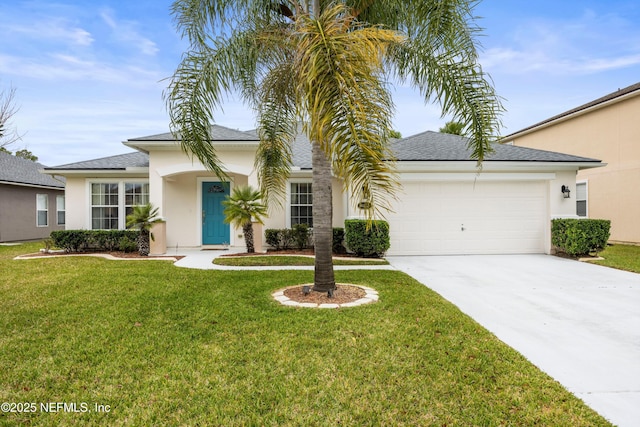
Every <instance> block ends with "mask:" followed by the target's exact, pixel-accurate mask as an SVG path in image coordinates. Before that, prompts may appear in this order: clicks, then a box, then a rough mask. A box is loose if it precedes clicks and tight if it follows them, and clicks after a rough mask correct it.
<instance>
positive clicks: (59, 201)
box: [56, 196, 65, 225]
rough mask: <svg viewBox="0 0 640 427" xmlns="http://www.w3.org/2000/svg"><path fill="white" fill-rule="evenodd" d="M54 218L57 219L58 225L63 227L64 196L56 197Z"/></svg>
mask: <svg viewBox="0 0 640 427" xmlns="http://www.w3.org/2000/svg"><path fill="white" fill-rule="evenodd" d="M56 216H57V217H58V225H64V222H65V209H64V196H56Z"/></svg>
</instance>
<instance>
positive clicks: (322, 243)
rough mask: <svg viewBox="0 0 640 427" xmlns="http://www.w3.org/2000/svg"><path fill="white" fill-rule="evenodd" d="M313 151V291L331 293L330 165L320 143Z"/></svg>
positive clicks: (332, 282) (314, 143) (331, 205)
mask: <svg viewBox="0 0 640 427" xmlns="http://www.w3.org/2000/svg"><path fill="white" fill-rule="evenodd" d="M312 150H313V151H312V166H313V175H312V176H313V184H312V191H313V238H314V242H315V243H314V246H315V255H316V261H315V275H314V279H313V290H314V291H318V292H328V291H330V290H334V289H335V288H336V281H335V277H334V274H333V258H332V257H331V243H332V239H333V228H332V219H333V200H332V193H331V163H330V162H329V160H328V159H327V156H326V155H325V153H324V151H322V148H320V145H319V144H318V143H316V142H313V143H312Z"/></svg>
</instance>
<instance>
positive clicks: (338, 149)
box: [296, 5, 402, 217]
mask: <svg viewBox="0 0 640 427" xmlns="http://www.w3.org/2000/svg"><path fill="white" fill-rule="evenodd" d="M297 31H298V33H300V34H301V36H300V42H299V49H298V52H299V56H298V57H297V61H298V63H297V64H296V70H298V72H299V73H300V76H299V77H298V82H299V88H298V92H299V94H301V97H303V103H304V105H305V110H306V111H308V112H309V117H310V123H309V125H308V127H307V133H308V135H309V138H310V139H311V140H312V141H316V142H318V143H319V144H320V146H321V147H322V149H323V151H325V153H326V154H327V156H328V158H330V159H331V160H332V166H333V171H334V173H335V174H336V175H337V176H339V177H341V178H343V181H344V183H345V186H346V187H347V189H348V190H349V191H350V192H351V194H352V195H353V196H355V197H356V199H367V200H368V201H369V202H370V203H371V209H368V210H367V211H366V213H367V214H368V215H370V216H372V217H373V216H382V215H383V211H384V210H385V209H388V208H389V204H388V202H387V201H388V196H390V195H392V194H393V189H394V188H395V187H396V186H397V178H396V176H395V166H394V162H393V155H392V153H391V151H390V149H389V145H388V142H389V141H388V140H389V131H390V129H391V116H392V112H393V102H392V100H391V96H390V94H389V90H388V88H387V87H386V85H385V83H384V81H385V78H384V75H383V66H382V65H383V62H382V60H383V58H384V53H385V51H386V49H387V46H388V45H389V44H392V43H401V42H402V37H401V36H399V35H398V34H397V33H396V32H393V31H389V30H384V29H381V28H376V27H365V26H359V25H358V24H357V23H356V22H355V18H354V17H353V15H352V14H350V11H349V10H348V9H347V8H345V7H344V6H341V5H336V6H334V7H333V8H330V9H327V10H325V12H324V13H323V14H322V15H321V16H320V17H319V19H318V20H311V19H310V20H308V21H307V22H303V24H302V25H300V26H299V27H298V29H297Z"/></svg>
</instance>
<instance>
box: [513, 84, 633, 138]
mask: <svg viewBox="0 0 640 427" xmlns="http://www.w3.org/2000/svg"><path fill="white" fill-rule="evenodd" d="M634 92H638V94H640V82H638V83H636V84H633V85H631V86H627V87H625V88H622V89H618V90H617V91H615V92H611V93H609V94H607V95H605V96H603V97H601V98H598V99H596V100H594V101H591V102H587V103H586V104H583V105H581V106H579V107H576V108H572V109H571V110H568V111H565V112H564V113H560V114H558V115H556V116H553V117H550V118H548V119H546V120H543V121H541V122H538V123H536V124H534V125H531V126H528V127H526V128H524V129H520V130H519V131H517V132H513V133H512V134H509V135H507V136H505V137H504V138H503V139H504V140H508V139H509V138H511V137H512V136H513V135H517V134H519V133H522V132H526V131H528V130H530V129H534V128H537V127H538V126H542V125H544V124H547V123H551V122H553V121H555V120H558V119H561V118H563V117H566V116H570V115H571V114H575V113H578V112H580V111H583V110H587V109H589V108H591V107H595V106H597V105H599V104H603V103H605V102H607V101H611V100H614V99H616V98H619V97H621V96H624V95H628V94H630V93H634Z"/></svg>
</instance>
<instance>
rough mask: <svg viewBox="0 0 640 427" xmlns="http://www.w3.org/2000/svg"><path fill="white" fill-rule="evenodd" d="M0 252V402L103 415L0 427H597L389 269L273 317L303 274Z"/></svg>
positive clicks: (580, 406)
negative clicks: (348, 291) (334, 301)
mask: <svg viewBox="0 0 640 427" xmlns="http://www.w3.org/2000/svg"><path fill="white" fill-rule="evenodd" d="M37 248H38V246H36V245H25V246H22V247H0V272H2V274H1V275H0V313H1V314H0V367H1V369H0V402H34V403H36V404H38V405H39V404H40V403H44V402H67V403H69V402H76V403H78V405H80V404H81V403H82V402H85V403H87V404H88V405H89V406H88V407H89V408H90V409H93V408H94V404H101V405H109V406H110V412H108V413H98V412H90V413H69V412H59V413H43V412H40V411H38V412H36V413H0V425H32V426H57V425H67V426H75V425H78V426H79V425H82V426H84V425H109V426H121V425H140V426H142V425H227V426H240V425H242V426H244V425H265V426H275V425H278V426H281V425H284V426H300V425H314V426H325V425H326V426H335V425H394V426H402V425H405V426H415V425H421V426H422V425H427V426H428V425H437V426H442V425H448V426H499V425H505V426H506V425H514V426H532V425H540V426H543V425H544V426H547V425H554V426H555V425H558V426H559V425H562V426H569V425H570V426H599V425H600V426H604V425H609V424H608V423H607V422H606V421H605V420H604V419H603V418H601V417H600V416H598V415H597V414H596V413H595V412H594V411H592V410H591V409H590V408H588V407H587V406H586V405H585V404H584V403H583V402H582V401H580V400H578V399H577V398H575V397H574V396H573V395H572V394H570V393H569V392H568V391H566V390H565V389H564V388H563V387H561V386H560V385H559V384H558V383H557V382H555V381H554V380H552V379H551V378H549V377H548V376H547V375H546V374H544V373H542V372H541V371H539V370H538V369H537V368H535V367H534V366H533V365H532V364H530V363H529V362H528V361H527V360H525V359H524V358H523V357H522V356H521V355H520V354H518V353H517V352H515V351H514V350H512V349H511V348H509V347H508V346H506V345H505V344H503V343H502V342H500V341H499V340H497V339H496V338H495V337H494V336H493V335H491V334H490V333H489V332H487V331H486V330H485V329H484V328H482V327H481V326H480V325H478V324H477V323H475V322H474V321H472V320H471V319H470V318H468V317H467V316H465V315H463V314H462V313H461V312H460V311H459V310H458V309H457V308H456V307H455V306H453V305H452V304H450V303H448V302H447V301H445V300H443V299H442V298H441V297H439V296H438V295H437V294H435V293H434V292H432V291H430V290H429V289H427V288H426V287H424V286H422V285H420V284H419V283H417V282H416V281H414V280H413V279H411V278H410V277H409V276H407V275H405V274H402V273H400V272H397V271H337V272H336V278H337V280H339V281H342V282H349V283H355V284H362V285H367V286H371V287H373V288H375V289H377V290H378V291H379V293H380V298H381V300H380V301H379V302H377V303H375V304H369V305H366V306H361V307H357V308H350V309H339V310H319V309H301V308H290V307H285V306H281V305H280V304H278V303H276V302H275V301H273V300H272V298H271V293H272V292H273V291H274V290H276V289H279V288H282V287H284V286H288V285H293V284H300V283H305V282H309V281H311V280H312V272H307V271H267V272H262V271H261V272H257V271H243V272H237V271H215V270H214V271H211V270H210V271H200V270H189V269H181V268H176V267H174V266H173V265H171V264H170V263H167V262H162V261H148V262H140V261H138V262H135V261H117V262H115V261H108V260H103V259H97V258H85V257H69V258H53V259H32V260H20V261H14V260H12V259H11V258H12V257H13V256H15V255H17V254H20V253H29V252H35V251H36V250H37Z"/></svg>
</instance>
